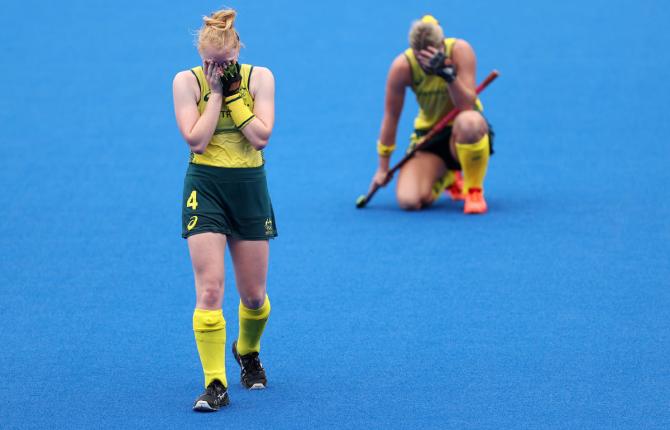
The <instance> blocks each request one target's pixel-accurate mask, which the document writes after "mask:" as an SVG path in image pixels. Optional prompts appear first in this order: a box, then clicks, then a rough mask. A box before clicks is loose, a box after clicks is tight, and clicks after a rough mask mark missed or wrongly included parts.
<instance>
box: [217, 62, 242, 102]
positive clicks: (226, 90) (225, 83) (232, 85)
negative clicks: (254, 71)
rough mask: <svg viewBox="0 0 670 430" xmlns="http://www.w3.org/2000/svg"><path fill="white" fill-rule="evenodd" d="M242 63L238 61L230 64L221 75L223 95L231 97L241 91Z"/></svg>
mask: <svg viewBox="0 0 670 430" xmlns="http://www.w3.org/2000/svg"><path fill="white" fill-rule="evenodd" d="M240 70H241V67H240V63H238V62H237V61H236V62H234V63H232V64H230V65H229V66H228V67H226V69H225V70H224V71H223V74H222V75H221V88H222V90H223V91H222V92H223V97H224V98H225V97H229V96H232V95H233V94H235V93H237V92H239V91H240V83H241V82H242V75H240Z"/></svg>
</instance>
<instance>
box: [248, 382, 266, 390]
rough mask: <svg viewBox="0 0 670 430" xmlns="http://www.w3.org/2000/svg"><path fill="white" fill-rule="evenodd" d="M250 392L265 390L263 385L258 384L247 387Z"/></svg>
mask: <svg viewBox="0 0 670 430" xmlns="http://www.w3.org/2000/svg"><path fill="white" fill-rule="evenodd" d="M249 389H250V390H265V385H263V384H261V383H260V382H258V383H256V384H254V385H252V386H251V387H249Z"/></svg>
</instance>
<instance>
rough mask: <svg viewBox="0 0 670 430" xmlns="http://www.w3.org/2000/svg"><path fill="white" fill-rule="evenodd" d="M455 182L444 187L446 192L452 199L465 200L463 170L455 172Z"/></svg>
mask: <svg viewBox="0 0 670 430" xmlns="http://www.w3.org/2000/svg"><path fill="white" fill-rule="evenodd" d="M454 176H455V179H454V182H453V183H452V184H451V185H449V186H448V187H446V188H445V189H444V193H445V194H446V195H447V196H449V198H450V199H451V200H465V195H464V194H463V175H462V174H461V172H458V171H456V172H454Z"/></svg>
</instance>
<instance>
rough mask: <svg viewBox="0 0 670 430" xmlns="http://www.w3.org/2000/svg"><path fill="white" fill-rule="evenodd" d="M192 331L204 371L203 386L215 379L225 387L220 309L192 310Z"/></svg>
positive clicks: (224, 328) (224, 330) (224, 342)
mask: <svg viewBox="0 0 670 430" xmlns="http://www.w3.org/2000/svg"><path fill="white" fill-rule="evenodd" d="M193 332H194V333H195V343H196V345H197V346H198V354H199V355H200V363H202V370H203V372H204V373H205V387H207V386H208V385H209V384H210V383H211V382H212V381H213V380H215V379H218V380H219V381H221V383H222V384H223V385H225V386H226V387H227V386H228V381H227V380H226V364H225V363H226V320H224V319H223V313H222V312H221V310H220V309H219V310H216V311H210V310H206V309H196V310H195V311H194V312H193Z"/></svg>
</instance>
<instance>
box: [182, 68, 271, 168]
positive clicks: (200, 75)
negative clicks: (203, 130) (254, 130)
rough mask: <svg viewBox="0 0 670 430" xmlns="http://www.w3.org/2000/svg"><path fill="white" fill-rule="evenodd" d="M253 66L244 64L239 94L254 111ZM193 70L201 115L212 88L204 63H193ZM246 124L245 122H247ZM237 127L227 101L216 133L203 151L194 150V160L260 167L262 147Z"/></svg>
mask: <svg viewBox="0 0 670 430" xmlns="http://www.w3.org/2000/svg"><path fill="white" fill-rule="evenodd" d="M253 69H254V66H252V65H250V64H242V65H241V68H240V74H241V75H242V82H241V83H240V97H241V98H242V101H243V102H244V104H245V105H247V107H248V108H249V109H250V110H251V111H252V112H253V111H254V98H253V97H252V96H251V92H250V91H249V84H250V82H251V72H252V71H253ZM191 72H192V73H193V75H194V76H195V78H196V80H197V81H198V86H199V87H200V98H199V99H198V112H200V114H201V115H202V113H203V112H204V111H205V107H207V101H208V99H209V94H210V89H209V84H208V83H207V79H206V78H205V72H204V71H203V69H202V66H197V67H193V68H192V69H191ZM244 125H246V124H244ZM240 130H241V127H239V128H238V127H236V126H235V123H234V122H233V119H232V117H231V115H230V109H228V107H227V105H226V103H225V102H223V103H222V106H221V114H220V115H219V121H218V122H217V124H216V129H215V130H214V135H213V136H212V139H211V140H210V141H209V144H208V145H207V147H206V148H205V152H204V153H203V154H193V153H192V154H191V159H190V161H191V163H194V164H202V165H207V166H216V167H258V166H262V165H263V163H264V158H263V153H262V152H263V151H257V150H256V149H254V147H253V146H251V143H249V141H248V140H247V138H246V137H245V136H244V134H242V132H241V131H240Z"/></svg>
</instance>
